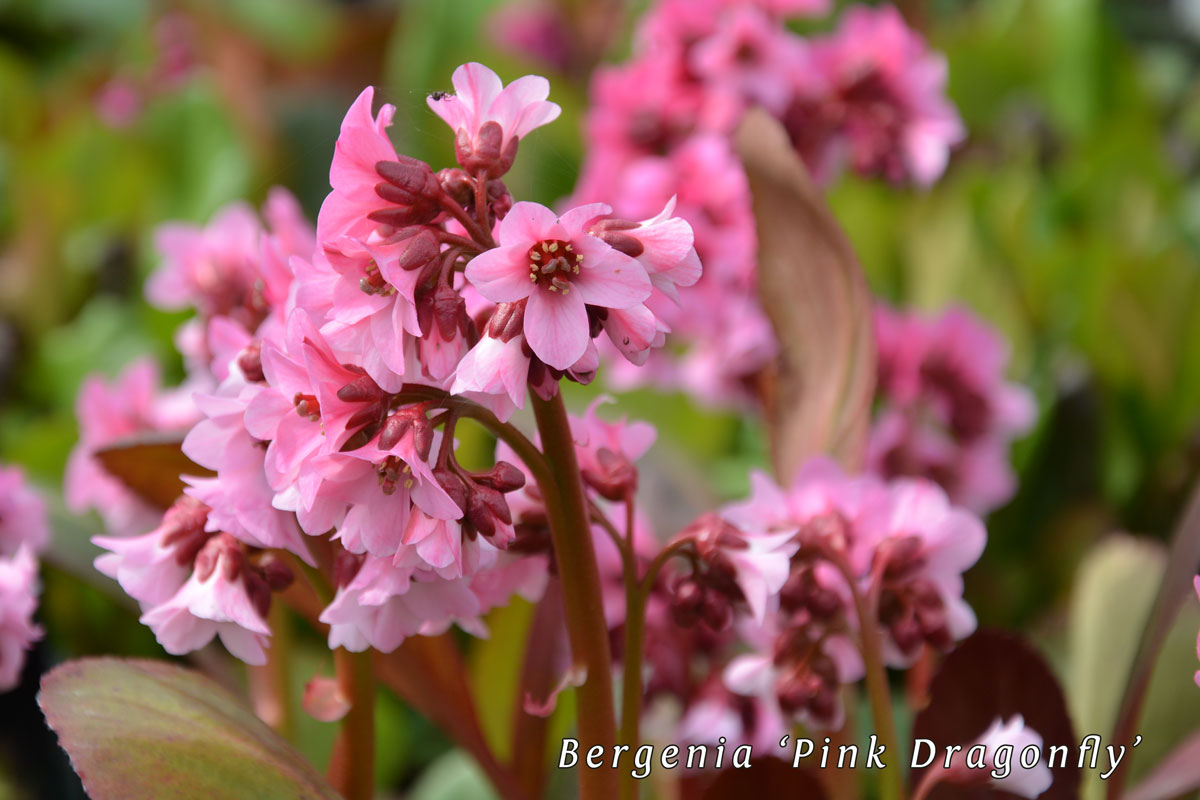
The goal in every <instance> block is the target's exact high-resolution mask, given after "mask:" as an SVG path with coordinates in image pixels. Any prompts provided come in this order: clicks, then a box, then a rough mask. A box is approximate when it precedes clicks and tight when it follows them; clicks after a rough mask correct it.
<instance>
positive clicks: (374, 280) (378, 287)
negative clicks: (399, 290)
mask: <svg viewBox="0 0 1200 800" xmlns="http://www.w3.org/2000/svg"><path fill="white" fill-rule="evenodd" d="M363 272H364V273H365V275H366V277H363V278H360V279H359V281H358V288H359V289H362V291H363V292H364V293H365V294H381V295H383V296H384V297H390V296H391V295H394V294H395V293H396V287H394V286H392V285H391V284H390V283H388V282H387V279H386V278H384V277H383V273H381V272H380V271H379V265H378V264H376V263H375V260H374V259H372V260H371V261H370V262H368V264H367V266H366V267H365V269H364V270H363Z"/></svg>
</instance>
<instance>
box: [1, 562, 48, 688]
mask: <svg viewBox="0 0 1200 800" xmlns="http://www.w3.org/2000/svg"><path fill="white" fill-rule="evenodd" d="M37 575H38V566H37V559H36V558H34V555H33V548H32V547H30V546H29V545H28V544H24V543H23V544H21V545H20V546H18V547H17V550H16V552H15V553H14V554H13V555H12V556H5V555H0V692H5V691H8V690H9V689H11V688H12V687H14V686H16V685H17V682H18V681H19V680H20V678H21V667H22V666H23V665H24V663H25V651H26V650H28V649H29V648H30V647H31V646H32V645H33V643H34V642H36V641H37V640H38V639H40V638H42V629H41V628H40V627H39V626H38V625H36V624H34V622H33V612H34V611H35V610H36V609H37V593H38V580H37Z"/></svg>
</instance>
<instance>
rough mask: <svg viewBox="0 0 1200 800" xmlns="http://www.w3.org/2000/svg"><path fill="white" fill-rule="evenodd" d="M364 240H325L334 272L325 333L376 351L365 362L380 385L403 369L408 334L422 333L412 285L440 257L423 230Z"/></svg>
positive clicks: (352, 347)
mask: <svg viewBox="0 0 1200 800" xmlns="http://www.w3.org/2000/svg"><path fill="white" fill-rule="evenodd" d="M409 230H410V231H412V235H410V236H406V237H405V238H399V237H393V239H394V240H388V241H376V237H374V236H372V237H370V238H369V239H368V242H371V243H364V242H360V241H358V240H356V239H351V238H348V237H342V238H340V239H338V240H336V241H334V242H329V243H327V244H326V245H325V256H326V259H327V261H324V262H322V261H317V262H314V266H319V265H320V264H322V263H328V264H329V265H330V266H331V267H332V268H333V270H334V271H335V272H336V273H337V275H338V277H337V279H336V280H335V282H334V290H333V295H332V306H331V308H330V309H329V312H328V315H327V317H328V319H329V321H330V324H328V325H326V326H325V330H326V332H327V334H328V335H329V338H330V339H331V340H332V341H333V342H334V343H336V344H337V345H338V346H339V347H341V348H342V349H344V350H347V351H353V352H359V353H363V354H367V353H378V356H375V357H371V358H365V359H364V365H366V366H368V367H369V368H370V370H369V371H370V374H371V375H372V377H373V378H375V380H376V382H377V383H380V384H381V385H389V384H391V385H395V384H396V377H395V376H399V375H403V374H405V350H406V349H407V348H406V344H407V336H420V335H421V326H420V323H419V322H418V320H417V308H416V297H415V292H416V287H417V282H418V279H420V278H422V277H423V276H424V272H423V269H424V267H425V266H426V265H428V264H430V262H432V261H434V259H436V258H437V257H438V256H439V249H438V243H437V240H436V239H435V238H434V236H433V234H432V233H430V232H429V231H427V230H421V229H409Z"/></svg>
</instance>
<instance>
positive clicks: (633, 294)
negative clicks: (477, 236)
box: [466, 202, 651, 370]
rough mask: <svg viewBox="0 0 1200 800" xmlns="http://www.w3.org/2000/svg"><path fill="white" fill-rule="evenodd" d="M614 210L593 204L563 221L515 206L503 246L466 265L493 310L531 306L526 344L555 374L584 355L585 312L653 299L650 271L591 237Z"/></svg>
mask: <svg viewBox="0 0 1200 800" xmlns="http://www.w3.org/2000/svg"><path fill="white" fill-rule="evenodd" d="M611 210H612V209H611V208H609V207H608V206H606V205H604V204H602V203H595V204H592V205H586V206H581V207H578V208H575V209H572V210H570V211H568V212H566V213H565V214H563V215H562V216H561V217H558V216H556V215H555V214H554V212H553V211H551V210H550V209H548V208H546V207H545V206H541V205H538V204H537V203H525V202H522V203H516V204H515V205H513V207H512V210H511V211H509V213H508V216H506V217H505V218H504V219H503V220H502V221H501V222H500V246H499V247H497V248H496V249H494V250H488V251H486V252H484V253H482V254H481V255H478V256H476V257H475V258H474V259H472V260H471V262H470V263H469V264H467V270H466V276H467V280H469V281H470V282H471V283H472V284H474V286H475V287H476V288H477V289H478V290H479V293H480V294H482V295H483V296H484V297H486V298H488V299H489V300H491V301H492V302H495V303H512V302H516V301H519V300H526V299H527V301H528V304H527V307H526V310H525V321H524V333H525V340H526V341H527V342H528V343H529V346H530V348H531V349H532V350H533V352H534V354H535V355H536V356H537V357H538V358H539V359H541V360H542V361H543V362H545V363H546V364H547V365H548V366H550V367H554V368H556V369H564V370H565V369H567V368H568V367H570V366H571V365H572V364H574V363H575V362H576V361H578V360H579V359H580V358H581V357H582V356H583V355H584V352H585V351H586V350H587V346H588V341H589V340H590V339H591V334H590V330H591V325H590V323H589V321H588V309H587V306H589V305H590V306H594V307H597V308H601V309H604V308H618V309H622V308H630V307H632V306H635V305H637V304H638V303H641V302H642V301H644V300H645V299H646V298H647V297H649V295H650V288H651V284H650V279H649V278H648V277H647V275H646V270H645V269H644V268H643V267H642V266H641V265H640V264H639V263H638V262H637V261H635V260H634V259H632V258H630V257H629V256H627V255H625V254H624V253H621V252H619V251H617V250H614V249H613V248H612V247H609V246H608V245H607V244H605V243H604V242H602V241H600V240H599V239H597V238H596V237H594V236H591V235H589V234H588V233H587V231H586V229H587V225H588V224H589V223H590V222H592V221H594V220H595V219H596V218H597V217H600V216H603V215H604V214H608V213H609V212H610V211H611Z"/></svg>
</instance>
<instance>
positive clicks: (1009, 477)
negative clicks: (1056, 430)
mask: <svg viewBox="0 0 1200 800" xmlns="http://www.w3.org/2000/svg"><path fill="white" fill-rule="evenodd" d="M875 335H876V343H877V351H878V382H877V388H876V395H877V398H878V401H877V404H876V405H877V411H876V418H875V422H874V425H873V427H872V430H871V436H870V443H869V446H868V455H867V463H868V465H869V466H870V468H871V469H872V470H874V471H875V472H877V473H879V474H880V475H883V476H885V477H896V476H902V475H910V476H921V477H926V478H929V479H931V480H933V481H936V482H937V483H939V484H941V486H942V487H943V488H944V489H945V490H946V492H947V493H948V494H949V495H950V497H951V499H952V500H954V502H956V503H958V504H961V505H963V506H966V507H967V508H970V509H972V510H974V511H976V512H979V513H986V512H988V511H991V510H992V509H994V508H995V507H997V506H999V505H1001V504H1003V503H1004V502H1006V501H1007V500H1008V499H1009V498H1010V497H1012V494H1013V492H1014V491H1015V489H1016V478H1015V475H1014V474H1013V471H1012V467H1011V465H1010V463H1009V454H1008V449H1009V446H1010V443H1011V442H1012V440H1013V439H1014V438H1016V437H1017V436H1019V435H1021V434H1022V433H1025V432H1026V431H1028V430H1029V429H1030V427H1032V425H1033V423H1034V420H1035V417H1036V405H1035V403H1034V399H1033V395H1032V394H1031V393H1030V392H1029V390H1028V389H1026V388H1024V387H1022V386H1018V385H1016V384H1012V383H1007V382H1006V381H1005V379H1004V372H1005V369H1006V367H1007V365H1008V350H1007V347H1006V345H1005V343H1004V340H1003V339H1001V338H1000V336H999V335H998V334H997V333H996V332H994V331H992V330H991V329H989V328H988V327H986V326H985V325H984V324H983V323H982V322H981V321H979V320H978V319H977V318H975V317H974V316H973V315H972V314H971V313H970V312H968V311H966V310H965V309H961V308H952V309H949V310H948V311H946V312H944V313H942V314H940V315H937V316H926V315H922V314H918V313H915V312H903V311H894V310H892V309H890V308H888V307H886V306H883V305H880V306H877V308H876V311H875Z"/></svg>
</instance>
